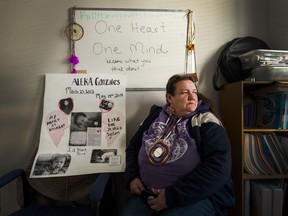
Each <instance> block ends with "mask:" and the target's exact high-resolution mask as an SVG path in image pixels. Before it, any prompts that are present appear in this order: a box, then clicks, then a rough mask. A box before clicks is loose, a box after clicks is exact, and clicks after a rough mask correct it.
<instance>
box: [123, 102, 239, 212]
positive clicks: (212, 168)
mask: <svg viewBox="0 0 288 216" xmlns="http://www.w3.org/2000/svg"><path fill="white" fill-rule="evenodd" d="M161 110H162V108H161V107H159V106H156V105H154V106H152V107H151V110H150V113H149V115H148V117H147V118H146V119H145V120H144V122H143V123H142V124H141V126H140V128H139V129H138V131H137V132H136V134H135V135H134V136H133V137H132V139H131V140H130V143H129V145H128V147H127V149H126V169H125V181H126V184H127V187H128V188H129V185H130V182H131V181H132V180H133V179H134V178H136V177H139V165H138V153H139V150H140V147H141V145H142V136H143V132H144V131H146V130H147V129H148V127H149V126H150V124H151V123H152V122H153V120H154V119H155V118H157V116H158V115H159V113H160V111H161ZM189 125H190V126H189V127H188V128H190V129H189V134H190V136H191V137H193V138H194V139H195V142H196V145H197V149H198V152H199V155H200V158H201V164H200V165H199V166H198V167H196V168H195V169H194V170H193V171H192V172H190V173H189V174H187V175H186V176H185V177H183V178H182V179H181V180H179V181H178V182H177V183H176V184H175V185H173V186H170V187H167V188H166V190H165V196H166V202H167V205H168V206H169V207H173V206H182V205H188V204H192V203H195V202H198V201H199V200H202V199H207V198H209V199H210V200H211V201H212V202H213V204H214V206H215V208H216V209H217V210H218V212H219V215H221V212H222V211H224V212H225V209H227V208H230V207H232V206H233V205H234V202H235V194H234V187H233V182H232V180H231V177H230V173H231V149H230V141H229V139H228V136H227V134H226V130H225V129H224V127H223V126H222V125H221V123H220V121H219V120H218V119H217V118H216V117H215V116H214V115H213V114H212V113H211V112H210V111H209V108H208V109H206V110H202V111H201V112H198V113H196V114H195V115H194V116H193V117H192V118H191V122H190V123H189Z"/></svg>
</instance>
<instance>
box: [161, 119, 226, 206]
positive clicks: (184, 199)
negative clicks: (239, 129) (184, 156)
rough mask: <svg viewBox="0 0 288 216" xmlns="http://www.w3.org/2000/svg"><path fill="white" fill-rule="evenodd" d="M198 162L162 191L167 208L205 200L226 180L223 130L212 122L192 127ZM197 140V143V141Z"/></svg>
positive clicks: (224, 132) (221, 186) (224, 131)
mask: <svg viewBox="0 0 288 216" xmlns="http://www.w3.org/2000/svg"><path fill="white" fill-rule="evenodd" d="M192 130H193V133H194V135H195V137H198V138H196V143H197V142H199V143H198V144H197V146H198V151H199V154H200V157H201V163H200V165H199V166H198V167H196V168H195V169H194V170H193V171H192V172H190V173H189V174H188V175H186V176H185V177H184V178H183V179H181V180H180V181H179V182H178V183H177V184H175V185H174V186H172V187H168V188H167V189H166V201H167V204H168V206H175V205H187V204H191V203H195V202H197V201H199V200H202V199H206V198H209V197H210V196H211V195H212V194H214V193H216V192H217V191H219V190H221V189H223V187H224V185H225V183H226V182H227V181H228V179H229V178H230V172H231V153H230V142H229V139H228V136H227V134H226V130H225V129H224V128H223V127H222V126H221V125H219V124H217V123H215V122H207V123H203V124H201V125H200V126H196V127H195V128H192ZM197 139H198V140H197Z"/></svg>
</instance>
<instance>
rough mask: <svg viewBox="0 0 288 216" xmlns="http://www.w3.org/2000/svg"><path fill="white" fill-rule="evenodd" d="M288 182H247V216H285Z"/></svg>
mask: <svg viewBox="0 0 288 216" xmlns="http://www.w3.org/2000/svg"><path fill="white" fill-rule="evenodd" d="M286 190H287V182H285V181H282V180H279V181H267V180H246V182H245V196H246V203H245V216H248V215H253V216H283V213H284V212H285V210H286V209H285V206H286V205H283V204H284V202H285V195H286Z"/></svg>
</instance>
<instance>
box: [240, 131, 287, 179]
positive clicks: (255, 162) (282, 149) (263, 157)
mask: <svg viewBox="0 0 288 216" xmlns="http://www.w3.org/2000/svg"><path fill="white" fill-rule="evenodd" d="M287 142H288V137H284V136H280V135H278V136H277V135H276V134H275V133H244V169H245V171H246V172H247V173H248V174H253V175H260V174H263V175H275V174H287V173H288V145H287Z"/></svg>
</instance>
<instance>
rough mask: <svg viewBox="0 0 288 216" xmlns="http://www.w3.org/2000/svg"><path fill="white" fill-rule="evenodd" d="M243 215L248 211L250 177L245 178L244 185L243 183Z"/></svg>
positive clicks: (247, 213)
mask: <svg viewBox="0 0 288 216" xmlns="http://www.w3.org/2000/svg"><path fill="white" fill-rule="evenodd" d="M244 187H245V188H244V191H245V192H244V200H245V202H244V216H249V215H250V214H249V212H250V179H246V180H245V185H244Z"/></svg>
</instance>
